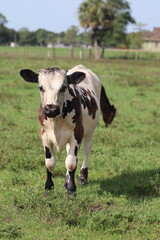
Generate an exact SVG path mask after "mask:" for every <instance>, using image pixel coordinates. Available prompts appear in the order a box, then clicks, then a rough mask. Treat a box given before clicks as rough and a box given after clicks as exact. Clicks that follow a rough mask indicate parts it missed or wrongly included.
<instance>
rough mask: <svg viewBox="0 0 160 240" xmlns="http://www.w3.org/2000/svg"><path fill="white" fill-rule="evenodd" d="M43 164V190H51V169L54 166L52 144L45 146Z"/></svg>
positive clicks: (52, 184) (52, 185)
mask: <svg viewBox="0 0 160 240" xmlns="http://www.w3.org/2000/svg"><path fill="white" fill-rule="evenodd" d="M45 165H46V168H47V180H46V183H45V190H51V189H52V188H53V187H54V183H53V175H52V171H53V170H54V168H55V166H56V160H55V157H54V154H53V147H52V145H48V146H45Z"/></svg>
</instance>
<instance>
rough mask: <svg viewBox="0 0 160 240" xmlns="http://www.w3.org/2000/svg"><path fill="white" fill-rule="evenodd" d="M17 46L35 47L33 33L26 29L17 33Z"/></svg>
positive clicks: (35, 42)
mask: <svg viewBox="0 0 160 240" xmlns="http://www.w3.org/2000/svg"><path fill="white" fill-rule="evenodd" d="M18 35H19V44H20V45H36V44H37V40H36V34H35V32H30V31H29V30H28V29H27V28H23V29H21V30H20V31H19V33H18Z"/></svg>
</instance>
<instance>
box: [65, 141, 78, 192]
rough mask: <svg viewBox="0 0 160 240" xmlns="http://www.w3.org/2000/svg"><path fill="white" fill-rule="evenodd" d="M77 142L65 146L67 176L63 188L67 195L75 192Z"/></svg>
mask: <svg viewBox="0 0 160 240" xmlns="http://www.w3.org/2000/svg"><path fill="white" fill-rule="evenodd" d="M78 148H79V146H78V145H77V142H76V141H75V142H74V143H72V144H67V146H66V150H67V157H66V160H65V164H66V169H67V174H66V179H65V184H64V186H65V188H66V189H67V192H68V195H75V192H76V184H75V177H74V175H75V171H76V168H77V161H78V160H77V154H78Z"/></svg>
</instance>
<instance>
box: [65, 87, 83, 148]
mask: <svg viewBox="0 0 160 240" xmlns="http://www.w3.org/2000/svg"><path fill="white" fill-rule="evenodd" d="M68 91H69V94H70V95H71V96H72V100H71V101H70V100H66V101H65V103H64V104H63V108H62V117H63V118H65V117H66V116H67V114H68V113H71V112H72V111H73V110H75V115H74V116H73V118H72V120H73V123H75V124H76V126H75V128H74V136H75V139H76V140H77V143H78V144H80V143H81V141H82V137H83V124H82V113H81V100H80V94H79V91H78V90H77V87H76V86H75V87H74V90H73V89H72V88H71V87H69V86H68Z"/></svg>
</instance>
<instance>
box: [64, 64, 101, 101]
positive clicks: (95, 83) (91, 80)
mask: <svg viewBox="0 0 160 240" xmlns="http://www.w3.org/2000/svg"><path fill="white" fill-rule="evenodd" d="M76 71H77V72H84V73H85V74H86V78H85V79H84V80H83V81H82V82H80V83H79V84H78V86H80V87H84V88H85V89H89V90H91V91H93V92H94V93H95V95H96V97H97V98H98V100H99V99H100V92H101V82H100V80H99V78H98V77H97V75H96V74H95V73H93V72H92V71H91V70H90V69H88V68H86V67H84V66H83V65H77V66H75V67H74V68H71V69H70V70H69V71H68V72H67V75H70V74H72V73H73V72H76Z"/></svg>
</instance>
